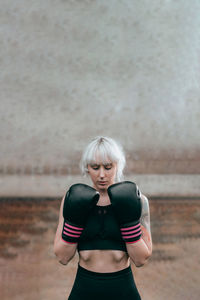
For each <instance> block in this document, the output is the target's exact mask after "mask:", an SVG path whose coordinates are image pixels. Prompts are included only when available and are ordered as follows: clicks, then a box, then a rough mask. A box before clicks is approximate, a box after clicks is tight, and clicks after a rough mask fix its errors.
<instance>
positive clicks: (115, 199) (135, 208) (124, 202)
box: [108, 181, 142, 243]
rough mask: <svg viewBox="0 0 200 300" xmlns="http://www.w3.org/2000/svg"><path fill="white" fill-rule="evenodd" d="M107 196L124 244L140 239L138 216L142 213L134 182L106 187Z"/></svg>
mask: <svg viewBox="0 0 200 300" xmlns="http://www.w3.org/2000/svg"><path fill="white" fill-rule="evenodd" d="M108 195H109V197H110V201H111V204H112V207H113V210H114V213H115V215H116V217H117V219H118V221H119V226H120V230H121V234H122V238H123V240H124V241H125V242H126V243H134V242H137V241H138V240H139V239H140V238H141V226H140V221H139V219H140V216H141V212H142V204H141V193H140V191H139V189H138V187H137V185H136V184H135V183H134V182H131V181H123V182H120V183H115V184H113V185H111V186H109V187H108Z"/></svg>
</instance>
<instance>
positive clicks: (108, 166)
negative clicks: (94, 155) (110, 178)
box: [104, 165, 112, 170]
mask: <svg viewBox="0 0 200 300" xmlns="http://www.w3.org/2000/svg"><path fill="white" fill-rule="evenodd" d="M104 168H105V169H106V170H110V169H112V165H105V166H104Z"/></svg>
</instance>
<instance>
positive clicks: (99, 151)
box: [80, 136, 126, 181]
mask: <svg viewBox="0 0 200 300" xmlns="http://www.w3.org/2000/svg"><path fill="white" fill-rule="evenodd" d="M97 155H98V158H99V159H100V161H101V163H103V164H105V163H107V162H108V160H110V161H111V162H115V163H117V172H116V181H122V180H123V170H124V167H125V164H126V159H125V155H124V152H123V149H122V147H121V145H120V144H119V143H117V142H116V141H115V140H113V139H112V138H110V137H105V136H97V137H95V138H94V139H93V140H92V141H91V142H90V143H89V144H88V146H87V147H86V148H85V150H84V152H83V155H82V158H81V161H80V168H81V171H82V174H83V175H87V174H88V169H87V166H88V164H92V163H95V162H96V159H97V157H96V156H97Z"/></svg>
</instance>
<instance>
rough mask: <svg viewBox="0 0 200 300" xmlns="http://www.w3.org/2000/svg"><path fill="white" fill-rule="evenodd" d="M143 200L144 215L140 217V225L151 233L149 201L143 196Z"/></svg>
mask: <svg viewBox="0 0 200 300" xmlns="http://www.w3.org/2000/svg"><path fill="white" fill-rule="evenodd" d="M141 199H142V214H141V217H140V223H141V225H142V226H144V227H145V228H146V229H147V231H148V232H149V233H151V228H150V213H149V203H148V199H147V198H146V197H145V196H144V195H142V197H141Z"/></svg>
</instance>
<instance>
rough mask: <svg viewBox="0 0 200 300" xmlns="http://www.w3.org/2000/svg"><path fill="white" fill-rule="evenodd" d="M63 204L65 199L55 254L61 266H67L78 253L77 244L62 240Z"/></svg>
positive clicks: (61, 209) (60, 214)
mask: <svg viewBox="0 0 200 300" xmlns="http://www.w3.org/2000/svg"><path fill="white" fill-rule="evenodd" d="M63 202H64V197H63V199H62V202H61V206H60V213H59V222H58V227H57V231H56V235H55V239H54V253H55V255H56V256H57V257H58V259H59V262H60V263H61V264H64V265H66V264H67V263H68V262H69V261H70V260H71V259H72V258H73V257H74V255H75V253H76V248H77V244H70V243H67V242H65V241H64V240H63V239H62V229H63V222H64V219H63V216H62V211H63Z"/></svg>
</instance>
